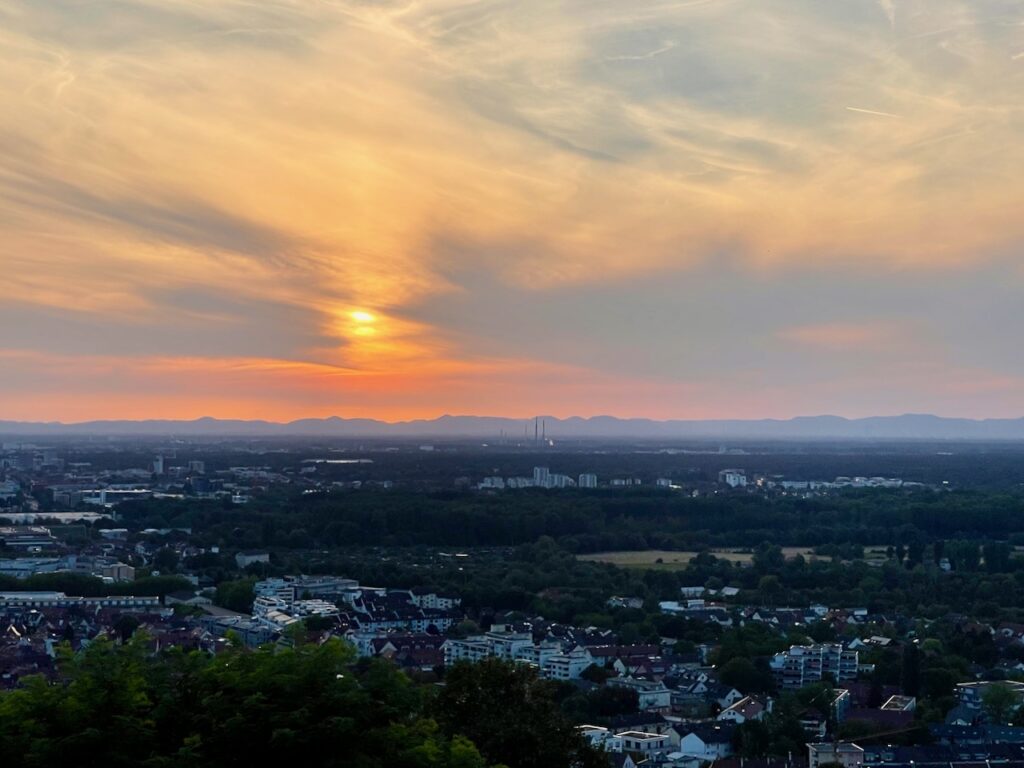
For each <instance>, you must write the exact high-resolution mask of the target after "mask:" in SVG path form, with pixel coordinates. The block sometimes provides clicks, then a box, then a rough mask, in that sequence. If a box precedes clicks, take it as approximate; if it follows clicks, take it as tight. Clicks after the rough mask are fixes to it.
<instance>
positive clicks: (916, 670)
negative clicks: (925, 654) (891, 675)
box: [900, 642, 921, 696]
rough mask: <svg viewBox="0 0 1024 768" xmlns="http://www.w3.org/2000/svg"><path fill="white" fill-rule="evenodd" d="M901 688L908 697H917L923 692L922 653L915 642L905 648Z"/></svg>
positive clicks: (901, 667)
mask: <svg viewBox="0 0 1024 768" xmlns="http://www.w3.org/2000/svg"><path fill="white" fill-rule="evenodd" d="M900 688H902V690H903V693H904V695H906V696H917V695H918V694H919V693H920V692H921V652H920V651H919V650H918V648H917V644H916V643H913V642H908V643H907V644H906V645H905V646H904V647H903V659H902V663H901V665H900Z"/></svg>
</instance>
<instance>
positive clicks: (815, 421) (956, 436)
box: [0, 414, 1024, 440]
mask: <svg viewBox="0 0 1024 768" xmlns="http://www.w3.org/2000/svg"><path fill="white" fill-rule="evenodd" d="M540 419H541V420H543V421H544V422H545V423H546V429H547V436H548V437H549V438H552V439H555V440H557V439H565V438H621V439H660V440H672V439H687V438H694V439H716V440H717V439H740V438H746V439H763V440H817V439H847V440H1024V418H1020V419H981V420H974V419H948V418H943V417H941V416H931V415H927V414H906V415H903V416H874V417H870V418H864V419H844V418H842V417H840V416H802V417H798V418H794V419H785V420H779V419H760V420H703V421H701V420H692V421H683V420H675V421H654V420H651V419H619V418H615V417H613V416H593V417H591V418H580V417H578V416H574V417H572V418H568V419H557V418H554V417H552V416H541V417H540ZM502 434H504V435H505V436H506V437H508V438H510V439H514V438H517V437H522V436H526V437H528V438H529V439H531V440H532V439H533V419H506V418H499V417H492V416H441V417H440V418H437V419H429V420H416V421H400V422H393V423H392V422H385V421H376V420H374V419H343V418H339V417H337V416H332V417H330V418H326V419H300V420H298V421H291V422H288V423H277V422H271V421H259V420H255V421H240V420H230V419H214V418H210V417H204V418H201V419H195V420H193V421H168V420H147V421H87V422H81V423H76V424H62V423H59V422H17V421H0V435H10V436H14V435H18V436H26V437H29V436H31V437H46V436H52V437H58V436H75V435H120V436H140V437H141V436H179V437H214V436H225V437H264V436H266V437H271V436H273V437H303V436H305V437H363V438H373V437H390V438H402V437H409V438H460V437H463V438H466V437H472V438H484V439H496V438H498V437H499V436H501V435H502Z"/></svg>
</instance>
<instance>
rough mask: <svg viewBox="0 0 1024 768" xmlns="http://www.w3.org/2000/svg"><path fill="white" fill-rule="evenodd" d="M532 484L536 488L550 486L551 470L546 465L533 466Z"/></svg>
mask: <svg viewBox="0 0 1024 768" xmlns="http://www.w3.org/2000/svg"><path fill="white" fill-rule="evenodd" d="M533 484H534V485H536V486H537V487H538V488H550V487H551V470H549V469H548V468H547V467H534V468H533Z"/></svg>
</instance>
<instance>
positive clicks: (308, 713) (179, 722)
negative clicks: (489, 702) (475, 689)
mask: <svg viewBox="0 0 1024 768" xmlns="http://www.w3.org/2000/svg"><path fill="white" fill-rule="evenodd" d="M354 661H355V654H354V652H353V650H352V648H351V647H350V646H348V645H347V644H345V643H342V642H341V641H340V640H337V639H334V640H330V641H328V642H326V643H324V644H322V645H318V644H308V645H302V646H298V647H296V648H294V649H278V648H273V647H267V648H263V649H260V650H258V651H255V652H251V651H244V650H239V649H227V650H224V651H222V652H220V653H218V654H217V655H216V656H212V655H208V654H203V653H198V652H193V653H186V652H184V651H182V650H181V649H174V650H172V651H170V652H167V653H164V654H161V655H158V656H154V655H151V654H150V653H149V650H148V643H147V641H146V640H145V638H140V639H133V640H132V641H131V642H129V643H128V644H127V645H123V646H121V645H116V644H114V643H111V642H109V641H107V640H104V639H99V640H96V641H94V642H93V643H91V644H90V645H89V647H88V648H87V649H86V650H84V651H83V652H81V653H79V654H73V653H72V652H71V650H70V649H69V648H67V647H63V648H61V649H60V652H59V663H60V667H61V668H60V672H61V676H62V682H63V684H62V685H50V684H48V683H47V682H46V680H44V679H43V678H42V677H37V678H28V679H27V680H26V682H25V685H24V687H23V688H21V689H19V690H15V691H12V692H9V693H3V694H0V765H18V766H24V768H42V767H43V766H50V765H54V764H59V763H60V762H62V761H64V762H66V758H67V757H68V755H69V754H73V756H74V759H73V762H74V764H75V765H76V766H82V767H83V768H99V767H100V766H104V767H106V766H112V767H113V768H129V766H142V765H145V766H150V767H151V768H199V767H200V766H207V765H215V766H223V767H224V768H236V767H237V768H241V767H242V766H249V765H271V764H277V763H279V762H283V761H289V760H291V761H294V759H295V757H296V755H301V759H302V763H303V765H308V766H310V767H311V768H343V767H344V766H359V768H487V765H488V763H487V761H486V760H485V759H484V757H483V756H482V755H481V753H480V751H479V750H478V749H477V748H476V746H475V745H474V744H473V743H472V741H470V740H469V739H468V738H467V737H465V736H463V735H458V734H455V735H451V736H449V735H448V734H446V733H445V732H444V731H443V730H442V729H441V728H440V727H439V725H438V723H437V722H435V721H434V720H432V719H429V718H427V717H424V712H423V704H424V691H423V690H422V689H418V688H416V687H414V686H413V685H412V684H411V682H410V681H409V679H408V678H407V677H405V675H403V674H402V673H401V672H400V671H399V670H398V669H397V668H395V667H393V666H391V665H389V664H386V663H383V662H380V661H368V662H366V663H364V664H360V665H354ZM491 693H497V692H496V691H491ZM481 695H482V696H486V695H488V691H487V690H483V691H481ZM529 707H530V705H529V704H527V705H526V710H525V714H529V712H530V710H529ZM543 737H544V734H541V738H543ZM565 765H568V763H565ZM586 768H590V766H589V765H588V766H586Z"/></svg>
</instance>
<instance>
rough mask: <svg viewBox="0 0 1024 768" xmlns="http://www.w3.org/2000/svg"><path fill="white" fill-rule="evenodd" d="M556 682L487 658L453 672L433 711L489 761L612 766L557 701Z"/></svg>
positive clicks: (516, 767) (535, 767)
mask: <svg viewBox="0 0 1024 768" xmlns="http://www.w3.org/2000/svg"><path fill="white" fill-rule="evenodd" d="M554 693H555V684H554V683H552V682H550V681H548V680H543V679H541V678H539V677H538V676H537V672H536V671H535V670H533V669H531V668H529V667H527V666H525V665H522V664H510V663H508V662H504V661H500V660H498V659H487V660H485V661H482V662H480V663H478V664H467V663H459V664H456V665H455V666H454V667H452V669H451V670H450V671H449V673H448V675H447V677H446V680H445V687H444V689H443V690H442V691H441V694H440V695H439V696H438V697H437V700H436V701H435V702H434V706H433V712H434V716H435V718H436V719H437V721H438V722H439V723H440V724H441V727H442V729H443V730H444V732H445V733H447V734H461V735H463V736H466V737H467V738H468V739H469V740H470V741H472V742H473V743H474V744H476V746H477V747H478V748H479V750H480V753H481V754H482V755H483V756H484V758H485V759H486V760H488V761H489V762H492V763H499V762H500V763H505V764H506V765H508V766H509V768H572V767H575V768H607V766H608V761H607V758H606V757H605V756H604V755H603V754H602V753H600V752H597V751H595V750H592V749H590V748H589V747H588V746H587V745H586V744H585V742H584V741H583V739H582V738H581V737H580V736H579V734H578V733H577V731H576V729H575V728H574V727H573V724H572V723H571V722H570V721H569V720H568V719H566V718H565V716H564V715H563V714H562V712H561V710H560V709H559V707H558V705H557V703H556V702H555V698H554Z"/></svg>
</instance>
